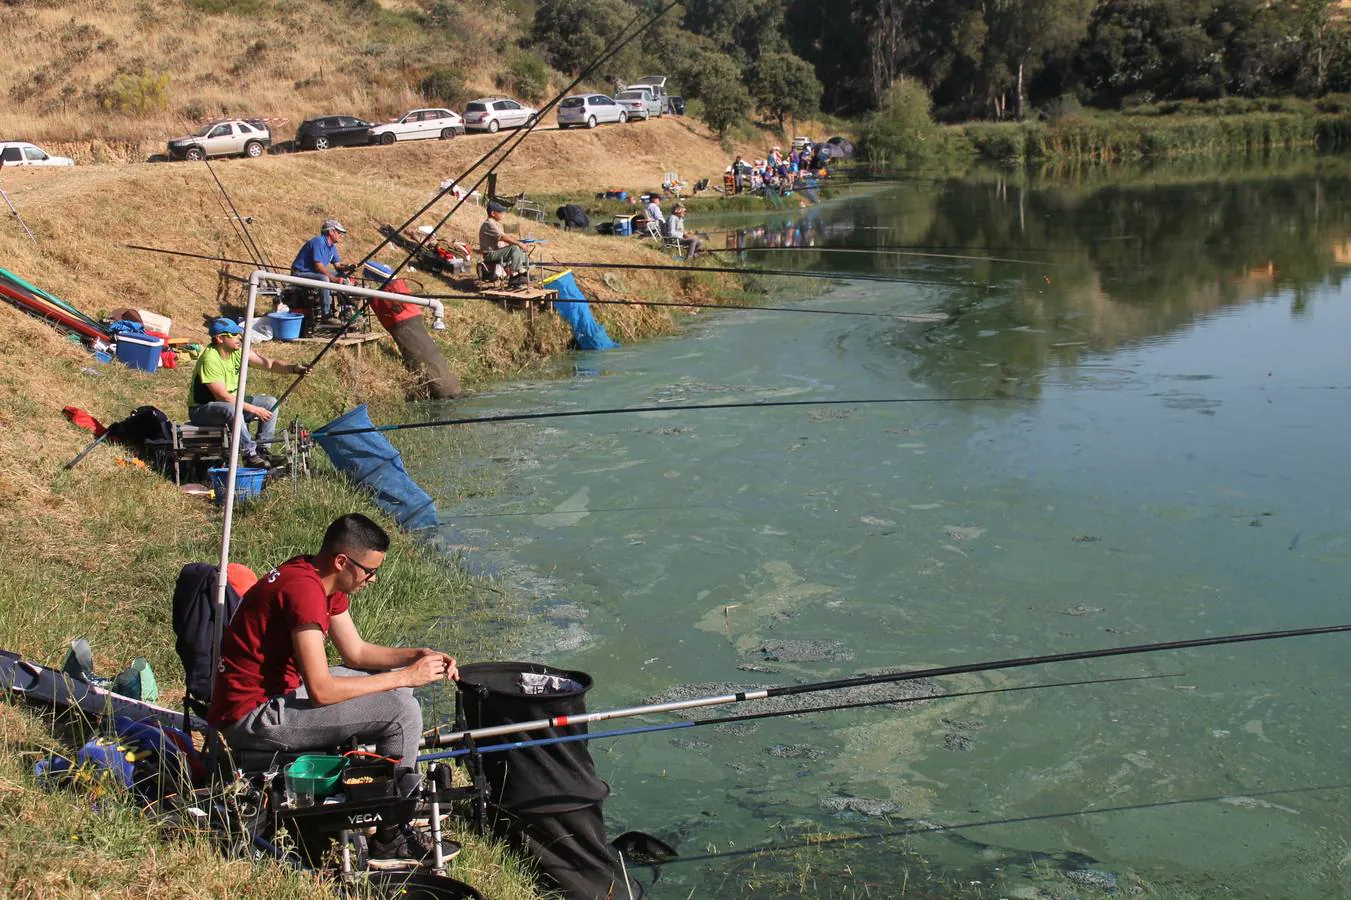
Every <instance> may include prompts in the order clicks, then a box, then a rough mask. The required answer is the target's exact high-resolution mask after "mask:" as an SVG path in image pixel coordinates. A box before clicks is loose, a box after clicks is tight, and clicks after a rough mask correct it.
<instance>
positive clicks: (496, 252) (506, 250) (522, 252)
mask: <svg viewBox="0 0 1351 900" xmlns="http://www.w3.org/2000/svg"><path fill="white" fill-rule="evenodd" d="M506 211H507V208H506V207H505V206H503V205H502V204H501V203H498V202H497V201H496V200H490V201H489V202H488V218H486V219H484V220H483V225H481V226H480V227H479V230H478V247H479V252H480V253H481V254H482V256H483V261H484V262H485V263H487V264H488V265H490V266H495V265H497V264H499V263H501V264H502V265H504V266H506V268H507V271H508V272H509V273H510V275H511V278H510V280H509V281H508V282H507V286H508V287H511V288H517V287H525V286H526V285H527V284H529V283H530V256H529V255H528V253H529V251H528V249H527V247H526V245H525V242H524V241H521V240H519V239H517V238H514V237H512V236H511V235H509V234H507V232H506V229H504V228H503V227H502V215H503V214H504V213H505V212H506Z"/></svg>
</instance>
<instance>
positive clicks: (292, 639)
mask: <svg viewBox="0 0 1351 900" xmlns="http://www.w3.org/2000/svg"><path fill="white" fill-rule="evenodd" d="M388 549H389V536H388V535H387V534H386V533H385V532H384V530H383V529H381V528H380V526H379V525H377V524H376V523H375V522H372V521H371V520H370V519H368V518H366V517H365V516H363V515H360V514H358V513H351V514H349V515H345V516H342V517H341V518H339V519H337V520H335V521H334V522H333V523H332V524H331V525H329V527H328V530H327V531H326V532H325V533H324V540H323V544H322V545H321V546H320V548H319V552H318V554H316V555H314V556H297V557H295V558H294V559H290V560H288V561H286V562H284V563H282V564H281V565H280V566H278V567H277V568H275V569H273V570H272V571H271V572H269V573H268V574H267V575H265V576H263V578H262V580H261V581H259V582H258V583H257V584H256V585H255V586H254V587H253V588H251V589H250V590H249V592H248V593H247V594H245V595H244V599H243V601H242V602H241V603H240V605H239V609H238V611H237V612H236V613H235V615H234V618H233V619H231V620H230V624H229V625H228V626H227V627H226V629H225V634H224V637H223V639H222V641H221V653H220V669H219V670H218V672H217V674H216V679H215V685H214V687H213V689H212V694H211V708H210V712H209V715H208V719H209V720H210V722H211V724H212V726H214V727H215V728H217V729H219V730H220V732H221V734H222V736H223V737H224V738H225V740H226V742H227V743H228V744H229V746H230V747H231V748H232V749H235V750H240V749H251V750H265V751H282V752H287V751H299V750H312V749H329V748H333V747H336V746H338V745H340V744H341V743H343V742H344V741H346V740H348V739H351V738H355V739H356V740H357V741H360V742H362V743H374V744H375V750H376V752H377V753H379V754H380V755H382V756H387V757H391V758H393V759H396V760H400V761H402V762H403V764H404V765H406V766H409V767H412V766H414V764H415V762H416V760H417V753H418V742H419V740H420V739H421V737H422V709H421V707H420V706H419V705H418V701H417V698H415V697H414V696H413V688H416V687H421V686H423V685H427V684H432V683H434V682H437V681H442V680H444V679H457V678H458V677H459V671H458V669H457V668H456V665H455V659H454V658H453V657H451V656H449V655H447V654H445V653H442V652H440V651H439V650H433V649H431V648H429V647H418V648H404V647H385V646H382V645H379V644H372V643H368V642H367V641H365V640H364V639H363V638H362V637H361V634H360V633H359V632H358V631H357V627H356V625H355V624H354V623H353V622H352V616H351V613H350V612H349V607H350V604H351V601H350V597H351V595H353V594H355V593H357V592H358V591H360V590H362V589H363V588H365V587H367V586H369V585H370V584H372V583H374V582H375V581H376V579H377V577H378V573H379V571H380V566H381V565H382V564H383V562H384V559H385V553H386V551H387V550H388ZM327 641H332V642H333V645H334V647H336V648H337V650H338V653H339V654H340V655H341V657H342V662H343V665H341V666H334V667H332V668H330V667H329V665H328V658H327V654H326V651H325V646H326V642H327ZM419 780H420V779H419V777H418V776H417V775H415V774H412V773H411V772H410V773H408V774H406V775H405V776H404V777H403V783H402V789H403V790H404V791H408V790H411V789H413V788H414V787H416V785H417V783H418V781H419ZM432 852H433V851H432V848H431V846H430V845H429V842H427V841H425V840H424V839H423V837H422V836H421V835H419V834H417V833H416V832H414V831H413V830H412V829H410V828H409V827H408V826H407V825H406V824H405V825H386V826H382V827H381V828H380V829H377V831H376V834H375V838H374V840H372V842H371V849H370V856H371V859H372V860H373V861H376V860H379V861H381V862H390V863H393V862H395V861H412V862H421V861H423V860H425V859H427V858H428V857H430V856H431V855H432ZM373 865H374V862H373Z"/></svg>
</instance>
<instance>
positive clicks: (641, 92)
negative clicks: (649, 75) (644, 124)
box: [615, 87, 661, 121]
mask: <svg viewBox="0 0 1351 900" xmlns="http://www.w3.org/2000/svg"><path fill="white" fill-rule="evenodd" d="M615 101H616V102H617V103H618V104H619V105H620V106H622V107H624V111H625V112H627V113H628V114H629V119H630V120H632V119H637V118H642V120H643V121H647V120H648V119H650V118H652V117H653V116H660V115H661V101H660V100H658V99H657V98H656V96H655V95H654V94H653V93H652V91H651V90H649V89H648V88H646V87H631V88H628V89H627V90H623V91H620V92H619V93H618V94H615Z"/></svg>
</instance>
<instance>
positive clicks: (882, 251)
mask: <svg viewBox="0 0 1351 900" xmlns="http://www.w3.org/2000/svg"><path fill="white" fill-rule="evenodd" d="M699 252H700V253H738V254H740V253H790V252H792V253H854V254H859V255H864V256H922V257H927V258H932V259H955V260H961V261H963V262H997V263H1012V264H1014V265H1019V266H1041V267H1043V268H1054V267H1055V266H1057V265H1058V263H1048V262H1043V261H1042V260H1039V259H1011V258H1009V257H1004V256H965V255H963V254H960V253H930V252H927V251H923V250H911V249H909V248H906V247H902V246H894V245H890V244H880V245H878V246H876V247H811V246H795V247H740V248H738V247H717V248H714V249H712V250H705V249H702V248H701V249H700V250H699Z"/></svg>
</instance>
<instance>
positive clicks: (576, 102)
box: [558, 97, 586, 109]
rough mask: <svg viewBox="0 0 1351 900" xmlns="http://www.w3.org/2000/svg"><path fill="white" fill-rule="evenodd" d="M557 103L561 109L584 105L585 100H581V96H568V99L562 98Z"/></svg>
mask: <svg viewBox="0 0 1351 900" xmlns="http://www.w3.org/2000/svg"><path fill="white" fill-rule="evenodd" d="M558 105H559V106H561V107H562V108H563V109H576V108H577V107H579V106H585V105H586V101H585V100H583V99H582V98H581V97H569V98H568V99H566V100H564V101H563V102H562V103H560V104H558Z"/></svg>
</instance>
